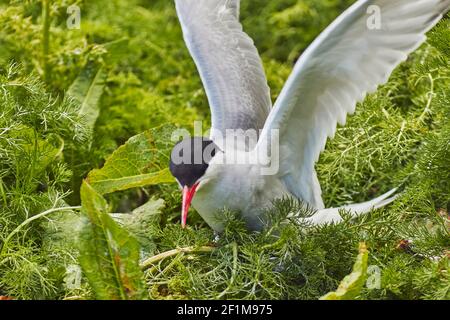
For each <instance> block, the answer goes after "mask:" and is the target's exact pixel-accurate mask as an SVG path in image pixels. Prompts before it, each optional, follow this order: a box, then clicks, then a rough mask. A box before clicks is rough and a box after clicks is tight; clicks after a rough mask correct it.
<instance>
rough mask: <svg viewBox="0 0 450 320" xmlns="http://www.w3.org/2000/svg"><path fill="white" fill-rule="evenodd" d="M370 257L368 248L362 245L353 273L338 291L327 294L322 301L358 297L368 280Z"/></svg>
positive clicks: (345, 279)
mask: <svg viewBox="0 0 450 320" xmlns="http://www.w3.org/2000/svg"><path fill="white" fill-rule="evenodd" d="M368 257H369V253H368V251H367V247H366V245H365V243H361V244H360V245H359V254H358V257H357V258H356V262H355V264H354V265H353V271H352V273H350V274H349V275H348V276H346V277H345V278H344V279H343V280H342V281H341V283H340V284H339V287H338V289H337V290H336V291H333V292H329V293H327V294H326V295H324V296H323V297H321V298H320V300H351V299H354V298H355V297H356V296H358V295H359V293H360V292H361V289H362V288H363V286H364V284H365V281H366V278H367V260H368Z"/></svg>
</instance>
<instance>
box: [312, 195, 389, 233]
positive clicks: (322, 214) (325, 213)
mask: <svg viewBox="0 0 450 320" xmlns="http://www.w3.org/2000/svg"><path fill="white" fill-rule="evenodd" d="M396 191H397V188H395V189H392V190H391V191H389V192H386V193H385V194H383V195H381V196H379V197H378V198H375V199H373V200H371V201H367V202H363V203H355V204H349V205H346V206H343V207H338V208H327V209H321V210H318V211H317V213H316V214H314V215H313V216H312V217H309V218H304V220H306V221H308V222H311V223H312V224H314V225H321V224H326V223H339V222H341V221H342V217H341V215H340V214H339V211H340V210H345V211H347V212H350V214H352V216H353V217H357V216H359V215H362V214H364V213H368V212H370V211H372V210H374V209H378V208H381V207H384V206H385V205H387V204H389V203H391V202H392V201H394V200H395V199H396V198H397V197H398V194H397V195H393V194H394V193H395V192H396Z"/></svg>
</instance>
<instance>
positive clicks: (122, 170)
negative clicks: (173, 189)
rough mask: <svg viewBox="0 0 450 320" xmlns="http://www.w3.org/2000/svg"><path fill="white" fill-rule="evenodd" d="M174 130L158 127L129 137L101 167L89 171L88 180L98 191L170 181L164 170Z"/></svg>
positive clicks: (107, 191) (168, 173) (103, 192)
mask: <svg viewBox="0 0 450 320" xmlns="http://www.w3.org/2000/svg"><path fill="white" fill-rule="evenodd" d="M173 130H174V127H172V126H164V127H158V128H154V129H150V130H147V131H145V132H143V133H141V134H138V135H137V136H134V137H132V138H131V139H130V140H128V141H127V142H126V143H125V144H124V145H123V146H121V147H119V148H118V149H117V150H116V151H115V152H114V153H113V154H112V155H111V156H110V157H109V158H108V159H107V161H106V163H105V165H104V166H103V168H101V169H98V170H93V171H91V172H90V173H89V175H88V181H89V183H90V184H91V185H92V187H93V188H94V189H95V190H97V192H99V193H101V194H107V193H111V192H114V191H119V190H126V189H130V188H136V187H143V186H148V185H155V184H160V183H173V182H174V181H175V180H174V179H173V177H172V176H171V174H170V172H169V170H168V169H167V165H168V163H169V153H170V150H171V148H172V145H173V143H172V142H171V139H170V137H171V133H172V132H173Z"/></svg>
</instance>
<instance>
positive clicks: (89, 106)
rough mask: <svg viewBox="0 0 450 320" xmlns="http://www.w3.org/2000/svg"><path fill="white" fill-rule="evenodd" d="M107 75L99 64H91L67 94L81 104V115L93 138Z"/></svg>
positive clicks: (85, 68)
mask: <svg viewBox="0 0 450 320" xmlns="http://www.w3.org/2000/svg"><path fill="white" fill-rule="evenodd" d="M106 77H107V73H106V72H105V70H104V68H103V67H102V66H100V65H98V64H97V63H94V62H89V63H87V65H86V66H85V67H84V69H83V70H82V71H81V73H80V75H79V76H78V77H77V78H76V79H75V81H74V82H73V83H72V85H71V86H70V88H69V90H68V91H67V94H68V95H69V96H70V97H71V98H73V99H74V100H75V101H76V102H77V103H78V104H79V111H78V112H79V114H80V115H81V116H82V117H83V118H84V121H85V123H86V125H87V128H88V131H89V134H90V135H91V136H92V134H93V131H94V126H95V122H96V121H97V118H98V116H99V114H100V107H99V101H100V98H101V96H102V94H103V91H104V88H105V82H106Z"/></svg>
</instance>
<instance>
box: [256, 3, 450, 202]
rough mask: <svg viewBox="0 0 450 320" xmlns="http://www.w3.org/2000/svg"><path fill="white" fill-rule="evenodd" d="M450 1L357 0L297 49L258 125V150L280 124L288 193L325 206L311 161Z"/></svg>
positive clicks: (282, 170) (282, 171) (420, 40)
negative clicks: (291, 68) (272, 103)
mask: <svg viewBox="0 0 450 320" xmlns="http://www.w3.org/2000/svg"><path fill="white" fill-rule="evenodd" d="M449 6H450V0H360V1H357V2H356V3H355V4H354V5H353V6H351V7H350V8H349V9H348V10H347V11H345V12H344V13H343V14H342V15H341V16H340V17H338V18H337V19H336V20H335V21H334V22H333V23H332V24H331V25H330V26H329V27H328V28H327V29H326V30H325V31H324V32H323V33H322V34H321V35H320V36H319V37H318V38H317V39H316V40H315V41H314V42H313V43H312V44H311V46H310V47H309V48H308V49H307V50H306V51H305V52H304V53H303V55H302V56H301V57H300V59H299V61H298V62H297V64H296V65H295V68H294V71H293V72H292V74H291V76H290V77H289V79H288V81H287V82H286V85H285V87H284V88H283V90H282V92H281V94H280V96H279V98H278V100H277V101H276V103H275V106H274V108H273V110H272V111H271V113H270V115H269V117H268V119H267V123H266V125H265V127H264V130H263V133H262V134H261V139H260V141H259V142H258V146H257V148H260V149H264V148H265V145H266V143H263V142H265V141H268V137H269V136H270V134H271V130H273V129H277V130H279V136H280V153H281V155H282V158H280V172H279V174H280V176H281V177H282V179H283V181H284V182H285V184H286V186H287V188H288V189H289V190H290V192H292V193H294V194H295V195H296V196H298V197H299V198H301V199H303V200H304V201H306V202H309V203H310V204H311V205H313V206H315V207H316V208H319V209H320V208H323V202H322V198H321V190H320V185H319V183H318V180H317V177H316V173H315V170H314V164H315V162H316V161H317V160H318V158H319V155H320V152H321V151H323V149H324V147H325V144H326V140H327V137H333V136H334V134H335V132H336V126H337V123H339V124H341V125H344V124H345V121H346V117H347V113H353V112H354V110H355V106H356V103H357V102H359V101H362V100H363V99H364V97H365V96H366V94H367V93H368V92H373V91H375V90H376V89H377V86H378V85H380V84H382V83H385V82H386V81H387V80H388V78H389V76H390V74H391V73H392V71H393V70H394V68H395V67H396V66H397V65H398V64H399V63H400V62H402V61H404V60H406V58H407V55H408V54H409V53H411V52H412V51H414V50H415V49H416V48H417V47H419V46H420V44H422V43H423V42H424V41H425V39H426V37H425V33H426V32H427V31H428V30H429V29H430V28H432V27H433V26H434V25H435V24H436V23H437V22H438V21H439V20H440V19H441V18H442V16H443V14H444V13H445V12H446V11H447V10H448V9H449Z"/></svg>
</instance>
